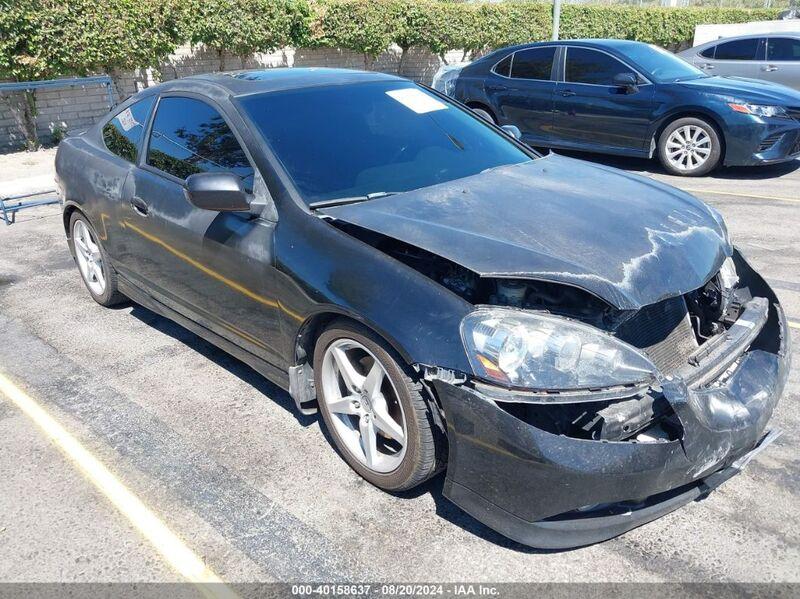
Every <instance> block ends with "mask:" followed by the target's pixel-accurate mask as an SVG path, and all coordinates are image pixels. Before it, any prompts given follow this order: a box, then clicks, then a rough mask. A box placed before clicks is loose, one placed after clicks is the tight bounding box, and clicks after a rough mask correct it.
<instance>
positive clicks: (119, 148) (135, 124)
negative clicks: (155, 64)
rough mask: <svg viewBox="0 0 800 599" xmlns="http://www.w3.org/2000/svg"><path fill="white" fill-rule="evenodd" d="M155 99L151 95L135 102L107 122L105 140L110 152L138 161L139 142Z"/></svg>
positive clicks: (104, 132) (130, 160) (129, 160)
mask: <svg viewBox="0 0 800 599" xmlns="http://www.w3.org/2000/svg"><path fill="white" fill-rule="evenodd" d="M154 101H155V96H150V97H149V98H144V99H143V100H139V101H138V102H134V103H133V104H131V105H130V106H128V107H127V108H126V109H125V110H123V111H121V112H120V113H119V114H117V115H116V116H115V117H114V118H113V119H111V120H110V121H108V122H107V123H106V124H105V126H104V127H103V142H104V143H105V144H106V147H107V148H108V150H109V151H110V152H113V153H114V154H116V155H117V156H119V157H120V158H124V159H125V160H127V161H128V162H133V163H135V162H136V160H137V158H138V149H139V142H140V141H141V140H142V135H143V134H144V128H145V125H147V117H148V116H150V109H151V108H152V107H153V102H154Z"/></svg>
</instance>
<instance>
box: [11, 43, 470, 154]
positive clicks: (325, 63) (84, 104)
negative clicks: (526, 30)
mask: <svg viewBox="0 0 800 599" xmlns="http://www.w3.org/2000/svg"><path fill="white" fill-rule="evenodd" d="M400 54H401V52H400V49H399V48H397V47H393V48H390V49H389V50H388V51H387V52H384V53H383V54H381V55H380V56H379V57H378V58H377V59H376V60H375V61H370V65H369V68H370V69H372V70H376V71H382V72H385V73H393V74H399V75H402V76H403V77H408V78H409V79H413V80H415V81H421V82H423V83H430V82H431V80H432V79H433V75H434V73H436V71H437V70H438V69H439V67H440V66H441V60H440V59H439V57H438V56H435V55H433V54H431V53H430V52H428V51H426V50H423V49H419V48H412V49H411V50H409V51H408V52H407V53H406V56H405V57H404V59H403V65H402V72H400ZM446 58H447V61H448V62H455V61H459V60H461V58H462V53H461V52H460V51H456V52H450V53H449V54H448V55H447V56H446ZM224 66H225V70H239V69H242V68H246V69H258V68H275V67H295V66H296V67H301V66H302V67H309V66H314V67H341V68H350V69H363V68H364V57H363V56H362V55H361V54H359V53H358V52H353V51H352V50H343V49H335V48H314V49H308V48H303V49H299V50H295V49H293V48H284V49H283V50H279V51H277V52H273V53H270V54H256V55H254V56H251V57H249V58H247V59H246V60H245V61H244V63H243V61H242V59H241V58H240V57H238V56H235V55H232V54H229V53H226V54H225V56H224ZM219 70H220V57H219V55H218V54H217V52H216V51H215V50H212V49H209V48H205V47H203V46H195V47H190V46H188V45H186V46H182V47H180V48H178V49H177V50H176V51H175V53H174V54H172V55H171V56H169V58H168V59H167V60H166V61H165V62H164V64H162V65H160V67H159V69H158V71H159V72H155V71H153V70H152V69H141V70H139V71H136V72H125V73H120V74H118V76H117V77H115V81H116V84H117V91H118V95H119V96H120V97H122V98H126V97H128V96H130V95H132V94H134V93H136V92H137V91H139V90H141V89H144V88H145V87H148V86H150V85H153V84H155V83H157V82H158V81H159V80H163V81H166V80H169V79H175V78H177V77H186V76H189V75H195V74H200V73H209V72H214V71H219ZM36 106H37V109H38V116H37V118H36V126H37V131H38V133H39V136H40V139H41V140H42V141H44V142H47V141H49V140H50V139H51V138H52V135H53V132H54V131H57V130H70V129H80V128H83V127H87V126H89V125H91V124H92V123H94V122H95V121H96V120H97V119H98V118H99V117H101V116H102V115H104V114H106V113H107V112H108V101H107V95H106V89H105V87H103V86H99V85H91V86H82V87H74V88H66V89H60V90H40V91H37V92H36ZM22 145H23V138H22V134H21V132H20V131H19V130H18V128H17V126H16V123H15V121H14V119H13V117H12V114H11V112H10V110H9V107H8V104H7V103H6V102H5V101H3V99H2V96H0V152H8V151H15V150H19V149H21V147H22Z"/></svg>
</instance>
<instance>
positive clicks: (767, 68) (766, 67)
mask: <svg viewBox="0 0 800 599" xmlns="http://www.w3.org/2000/svg"><path fill="white" fill-rule="evenodd" d="M761 70H762V71H766V72H767V73H771V72H772V71H777V70H778V67H776V66H775V65H774V64H768V65H764V66H763V67H761Z"/></svg>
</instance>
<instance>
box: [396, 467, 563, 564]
mask: <svg viewBox="0 0 800 599" xmlns="http://www.w3.org/2000/svg"><path fill="white" fill-rule="evenodd" d="M444 479H445V475H444V473H440V474H437V475H436V476H434V477H433V478H431V479H430V480H427V481H425V482H424V483H422V484H421V485H419V486H418V487H414V488H413V489H411V490H410V491H405V492H402V493H394V496H395V497H399V498H401V499H415V498H417V497H419V496H421V495H424V494H426V493H430V495H431V498H432V499H433V502H434V504H435V505H436V515H437V516H439V517H440V518H442V519H444V520H447V521H448V522H450V523H451V524H453V525H455V526H458V527H459V528H461V529H462V530H465V531H466V532H468V533H470V534H473V535H475V536H476V537H479V538H481V539H483V540H484V541H488V542H489V543H492V544H493V545H497V546H498V547H503V548H505V549H511V550H512V551H518V552H520V553H527V554H530V555H547V554H551V553H566V552H569V551H574V550H573V549H537V548H536V547H529V546H528V545H523V544H522V543H517V542H516V541H514V540H512V539H509V538H508V537H506V536H503V535H501V534H500V533H499V532H497V531H495V530H493V529H491V528H489V527H488V526H486V525H485V524H483V523H482V522H479V521H478V520H476V519H475V518H473V517H472V516H470V515H469V514H468V513H467V512H465V511H464V510H462V509H461V508H460V507H458V506H457V505H456V504H455V503H453V502H452V501H450V500H449V499H447V498H446V497H445V496H444Z"/></svg>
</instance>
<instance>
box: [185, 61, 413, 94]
mask: <svg viewBox="0 0 800 599" xmlns="http://www.w3.org/2000/svg"><path fill="white" fill-rule="evenodd" d="M175 81H180V82H181V84H182V85H186V84H191V83H192V82H194V81H197V82H198V83H200V82H207V83H212V84H215V85H217V86H220V87H223V88H225V89H227V90H228V91H229V92H230V93H231V94H232V95H234V96H241V95H249V94H256V93H263V92H271V91H284V90H290V89H302V88H306V87H318V86H322V85H350V84H356V83H364V82H369V81H406V80H405V79H403V78H402V77H397V76H395V75H387V74H385V73H379V72H376V71H356V70H351V69H329V68H321V67H292V68H288V67H281V68H273V69H261V70H250V71H232V72H228V73H205V74H202V75H192V76H189V77H184V78H182V79H179V80H175Z"/></svg>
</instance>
